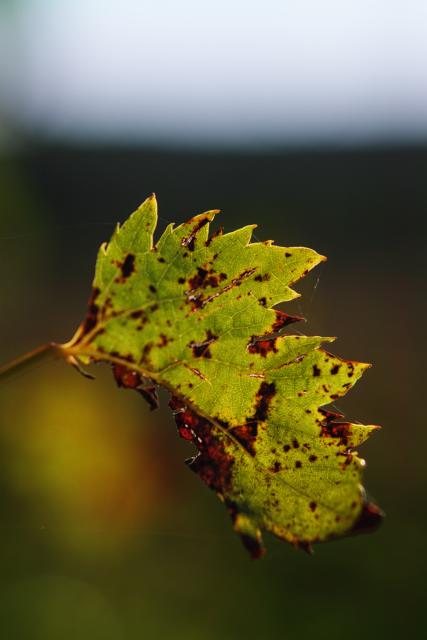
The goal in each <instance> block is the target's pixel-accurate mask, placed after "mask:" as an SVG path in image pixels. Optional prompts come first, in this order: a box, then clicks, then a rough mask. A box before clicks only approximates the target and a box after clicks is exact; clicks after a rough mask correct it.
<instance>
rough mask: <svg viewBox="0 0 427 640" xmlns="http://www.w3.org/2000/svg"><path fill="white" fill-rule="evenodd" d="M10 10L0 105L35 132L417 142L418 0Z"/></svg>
mask: <svg viewBox="0 0 427 640" xmlns="http://www.w3.org/2000/svg"><path fill="white" fill-rule="evenodd" d="M9 4H10V2H9ZM17 5H18V9H16V10H15V11H14V12H12V11H10V10H9V11H8V12H7V11H6V10H5V9H4V8H3V11H2V10H1V9H0V20H1V24H0V60H1V61H0V91H1V97H0V111H1V104H3V105H5V106H6V108H7V109H8V111H9V113H11V112H12V113H13V114H14V115H15V116H16V117H18V118H19V119H20V120H22V121H24V122H25V123H27V124H31V125H32V126H35V127H37V128H38V129H40V130H44V131H48V132H49V131H50V132H53V133H54V134H56V135H67V136H69V135H74V134H79V135H84V136H87V135H90V136H94V137H98V138H101V139H102V138H104V139H117V138H121V137H123V136H125V137H126V138H127V139H128V140H135V141H141V140H142V141H144V140H148V141H154V142H156V141H158V142H163V141H168V140H173V141H183V142H188V143H190V144H191V143H194V142H197V141H203V142H205V141H207V142H213V143H216V142H219V143H223V142H226V143H227V142H228V143H234V142H249V143H252V142H267V143H270V142H273V143H280V142H287V141H308V142H310V141H315V140H328V141H329V140H335V141H338V142H339V141H346V140H348V141H352V140H353V141H354V140H356V141H357V140H362V141H363V140H365V139H367V138H370V137H373V138H377V139H381V138H384V137H386V138H387V137H397V138H399V137H405V136H406V137H416V136H426V134H427V108H426V107H427V71H426V62H427V0H406V1H405V0H352V1H347V0H263V1H262V2H261V1H260V0H258V1H256V2H254V1H253V0H214V1H211V0H207V1H204V0H175V1H173V0H27V1H26V0H21V1H20V2H18V3H17ZM4 108H5V107H4Z"/></svg>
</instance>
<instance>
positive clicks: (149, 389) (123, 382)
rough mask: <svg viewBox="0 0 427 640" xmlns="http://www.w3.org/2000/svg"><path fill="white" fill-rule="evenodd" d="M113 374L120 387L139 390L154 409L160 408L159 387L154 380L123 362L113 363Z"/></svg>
mask: <svg viewBox="0 0 427 640" xmlns="http://www.w3.org/2000/svg"><path fill="white" fill-rule="evenodd" d="M113 374H114V378H115V380H116V382H117V386H118V387H123V388H125V389H134V390H135V391H138V393H140V394H141V395H142V397H143V398H144V399H145V400H146V401H147V403H148V405H149V407H150V409H151V410H152V411H153V409H157V408H158V406H159V399H158V396H157V388H156V385H155V384H154V382H153V381H152V380H150V379H149V378H145V377H144V376H142V375H141V374H140V373H139V372H138V371H135V370H133V369H129V368H128V367H125V366H124V365H121V364H114V365H113Z"/></svg>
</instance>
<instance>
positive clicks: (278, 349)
mask: <svg viewBox="0 0 427 640" xmlns="http://www.w3.org/2000/svg"><path fill="white" fill-rule="evenodd" d="M216 213H217V211H208V212H207V213H203V214H201V215H198V216H195V217H194V218H192V219H190V220H189V221H188V222H186V223H184V224H182V225H179V226H178V227H175V226H174V225H172V224H171V225H169V226H168V227H167V228H166V230H165V231H164V233H163V234H162V236H161V237H160V239H159V240H158V241H157V242H156V243H155V242H154V240H153V233H154V231H155V228H156V224H157V204H156V200H155V198H154V196H152V197H150V198H148V199H147V200H146V201H145V202H144V203H143V204H142V205H141V207H140V208H139V209H138V210H137V211H135V213H133V214H132V215H131V216H130V218H129V219H128V220H127V221H126V223H125V224H124V225H123V226H122V227H120V226H118V227H117V229H116V231H115V233H114V235H113V237H112V239H111V241H110V242H109V244H104V245H102V246H101V248H100V251H99V254H98V260H97V264H96V273H95V279H94V283H93V294H92V298H91V301H90V307H89V312H88V315H87V317H86V320H85V321H84V323H83V324H82V325H81V327H80V328H79V330H78V332H77V333H76V335H75V337H74V338H73V340H72V341H71V342H70V343H68V345H66V347H67V349H68V352H69V353H72V354H73V355H74V356H75V357H76V359H77V360H78V361H79V364H81V365H85V364H87V363H89V362H91V361H100V360H103V361H107V362H110V363H111V364H112V365H113V367H114V374H115V378H116V381H117V382H118V384H120V385H121V386H124V387H129V388H134V389H137V390H139V391H140V392H141V393H142V394H143V395H144V396H145V397H146V399H147V400H148V401H149V402H150V405H151V406H152V407H153V408H154V407H155V406H156V405H157V394H156V386H157V385H163V386H164V387H166V388H167V389H168V390H169V391H170V392H171V395H172V398H171V402H170V405H171V407H172V409H173V411H174V414H175V419H176V422H177V425H178V429H179V433H180V435H181V436H182V437H183V438H185V439H187V440H189V441H192V442H193V443H194V444H195V446H196V447H197V449H198V453H197V455H196V456H195V457H194V458H192V459H191V460H188V461H187V463H188V465H189V466H190V468H191V469H192V470H194V471H195V472H196V473H197V474H198V475H199V476H200V477H201V478H202V480H203V481H204V482H205V483H206V484H207V485H208V486H209V487H211V488H212V489H213V490H214V491H215V492H216V493H217V495H218V496H219V497H220V499H221V500H223V502H224V504H225V506H226V507H227V509H228V511H229V513H230V515H231V518H232V521H233V526H234V529H235V530H236V531H237V532H238V533H239V534H240V536H241V537H242V540H243V542H244V544H245V546H246V547H247V548H248V550H249V551H250V553H251V555H252V556H253V557H258V556H259V555H261V554H262V553H263V544H262V538H261V531H262V530H263V529H264V530H267V531H270V532H271V533H273V534H275V535H277V536H279V537H280V538H283V539H285V540H288V541H289V542H291V543H293V544H295V545H297V546H300V547H303V548H305V549H310V548H311V545H312V543H314V542H318V541H323V540H327V539H328V538H331V537H335V536H340V535H343V534H346V533H349V532H351V531H355V530H356V531H357V530H363V529H370V528H372V527H373V526H375V525H376V524H378V522H379V520H380V517H381V513H380V510H379V509H378V508H377V507H376V506H375V505H373V504H372V503H369V502H367V500H366V498H365V495H364V491H363V488H362V487H361V484H360V480H361V471H362V467H363V464H364V463H363V460H361V459H360V458H359V457H358V456H357V454H356V453H355V451H354V447H357V446H358V445H359V444H361V443H362V442H363V441H364V440H366V438H367V437H368V436H369V435H370V434H371V432H372V431H373V430H375V429H376V428H377V427H375V426H363V425H360V424H352V423H350V422H347V421H344V420H343V416H341V415H339V414H336V413H332V412H331V411H328V410H326V409H322V407H324V406H325V405H328V404H329V403H331V402H333V401H334V400H336V399H337V398H339V397H341V396H343V395H345V394H346V393H347V391H348V390H349V389H350V388H351V387H352V386H353V385H354V383H355V382H356V381H357V380H358V379H359V378H360V376H361V375H362V374H363V372H364V371H365V370H366V369H367V368H368V367H369V365H367V364H362V363H359V362H354V361H351V360H343V359H341V358H339V357H337V356H335V355H332V354H331V353H329V352H328V351H326V350H325V349H323V348H322V344H325V343H330V342H332V341H333V338H322V337H318V336H304V335H299V334H298V335H289V334H288V333H284V328H285V327H286V326H287V325H289V324H291V323H293V322H295V321H296V320H299V319H300V318H296V317H292V316H289V315H287V314H286V313H284V312H283V311H280V310H278V309H276V308H274V307H275V306H276V305H278V304H279V303H283V302H287V301H289V300H292V299H293V298H295V297H297V295H298V294H297V293H295V291H294V290H293V289H292V288H291V286H292V284H293V283H294V282H295V281H296V280H298V279H299V278H301V277H302V276H304V275H305V274H306V273H307V272H308V271H309V270H310V269H312V268H313V267H315V266H316V265H317V264H319V262H321V261H322V260H324V258H323V256H320V255H319V254H317V253H316V252H315V251H313V250H311V249H307V248H304V247H290V248H287V247H277V246H275V245H274V244H273V243H272V242H271V241H266V242H254V243H251V235H252V230H253V228H254V226H253V225H250V226H247V227H244V228H242V229H238V230H237V231H234V232H232V233H227V234H223V233H222V232H221V231H219V232H216V233H214V234H213V235H209V224H210V222H211V221H212V220H213V218H214V216H215V214H216Z"/></svg>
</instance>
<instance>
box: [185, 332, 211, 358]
mask: <svg viewBox="0 0 427 640" xmlns="http://www.w3.org/2000/svg"><path fill="white" fill-rule="evenodd" d="M217 339H218V336H215V335H214V334H213V333H212V331H211V330H210V329H208V331H207V332H206V339H205V340H203V341H202V342H190V343H189V345H188V346H189V347H190V349H192V351H193V356H194V357H195V358H211V357H212V354H211V352H210V349H209V346H210V345H211V344H212V343H213V342H215V341H216V340H217Z"/></svg>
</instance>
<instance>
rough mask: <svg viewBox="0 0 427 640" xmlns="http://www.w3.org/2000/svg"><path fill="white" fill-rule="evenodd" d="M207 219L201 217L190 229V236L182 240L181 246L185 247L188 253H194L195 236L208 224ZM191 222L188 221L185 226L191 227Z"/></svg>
mask: <svg viewBox="0 0 427 640" xmlns="http://www.w3.org/2000/svg"><path fill="white" fill-rule="evenodd" d="M208 222H209V218H208V217H207V216H205V217H202V218H201V219H200V220H199V221H198V222H197V223H196V224H195V225H194V226H193V228H192V229H191V232H190V234H189V235H188V236H187V237H186V238H182V240H181V246H182V247H187V248H188V249H189V250H190V251H194V242H195V240H196V236H197V234H198V233H199V231H200V229H202V228H203V227H204V226H205V225H206V224H208ZM192 223H193V220H189V221H188V222H186V224H189V225H191V224H192Z"/></svg>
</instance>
